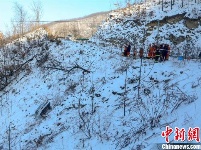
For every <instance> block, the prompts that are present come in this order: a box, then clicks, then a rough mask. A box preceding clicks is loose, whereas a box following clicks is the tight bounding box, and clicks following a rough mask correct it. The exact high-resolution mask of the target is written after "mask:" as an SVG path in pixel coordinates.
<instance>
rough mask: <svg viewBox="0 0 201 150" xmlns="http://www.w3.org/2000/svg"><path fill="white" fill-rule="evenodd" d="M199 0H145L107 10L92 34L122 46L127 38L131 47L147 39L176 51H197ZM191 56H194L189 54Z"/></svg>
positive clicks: (200, 32)
mask: <svg viewBox="0 0 201 150" xmlns="http://www.w3.org/2000/svg"><path fill="white" fill-rule="evenodd" d="M200 8H201V3H200V2H199V1H196V2H195V1H194V0H189V1H184V2H183V4H182V1H181V0H179V1H175V3H174V5H172V7H171V1H164V3H163V10H162V1H160V3H159V1H158V0H155V2H153V1H152V0H147V2H146V3H139V4H135V5H132V6H130V7H126V8H123V9H119V10H114V11H113V12H112V13H110V14H109V16H108V19H107V21H106V22H105V23H104V24H102V25H101V26H100V28H99V30H98V32H97V33H96V36H95V37H94V41H95V40H96V38H98V39H101V40H102V41H108V42H112V43H114V44H117V45H118V46H122V45H123V44H124V43H125V41H130V42H131V43H132V45H133V47H136V48H139V47H143V48H145V49H147V48H148V45H149V44H151V43H157V42H158V43H159V44H161V43H167V44H170V45H171V48H172V49H173V50H174V52H175V54H176V53H182V52H183V51H184V50H188V52H189V54H190V55H197V51H198V50H200V47H201V46H200V43H201V36H200V35H201V26H200V24H201V22H200V16H201V9H200ZM192 57H195V56H192Z"/></svg>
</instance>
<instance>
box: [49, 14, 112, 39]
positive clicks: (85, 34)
mask: <svg viewBox="0 0 201 150" xmlns="http://www.w3.org/2000/svg"><path fill="white" fill-rule="evenodd" d="M108 13H109V12H101V13H95V14H91V15H89V16H86V17H83V18H78V19H71V20H64V21H61V22H56V23H51V24H49V25H47V28H48V30H49V31H50V32H51V33H52V34H53V35H54V36H57V37H67V36H71V37H73V38H89V37H91V36H92V35H93V34H94V33H95V32H96V30H97V28H98V26H99V25H100V24H102V22H103V21H105V19H106V18H107V15H108Z"/></svg>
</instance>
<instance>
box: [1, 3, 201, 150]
mask: <svg viewBox="0 0 201 150" xmlns="http://www.w3.org/2000/svg"><path fill="white" fill-rule="evenodd" d="M176 5H178V3H177V2H176V4H175V6H176ZM175 6H174V7H173V8H174V11H172V12H171V13H169V15H170V16H171V15H174V14H178V13H179V14H181V13H183V12H184V10H186V8H185V7H187V5H185V7H184V8H181V9H176V7H175ZM142 7H144V6H142ZM146 7H148V8H149V9H148V11H151V10H154V11H155V16H153V18H150V20H146V21H147V22H151V21H153V20H157V17H159V18H161V17H163V15H164V14H162V13H159V11H158V10H160V9H158V7H159V6H158V5H153V4H152V3H149V4H148V3H147V5H146ZM195 7H196V8H197V7H198V6H196V5H192V7H188V9H189V10H191V8H192V9H194V8H195ZM189 12H191V11H189ZM199 13H200V12H199ZM188 14H189V13H187V14H186V15H188ZM115 15H116V16H115ZM132 15H133V16H135V15H136V14H132ZM161 15H162V16H161ZM114 16H115V17H116V18H115V17H114V18H112V19H110V20H109V21H108V22H105V23H104V24H103V26H102V27H101V28H100V30H99V31H98V32H97V35H96V37H94V38H92V39H91V41H89V42H87V43H78V42H72V41H68V40H61V41H60V40H54V39H51V40H49V39H48V37H47V33H46V32H45V31H44V30H42V29H40V30H37V31H36V33H30V34H29V35H28V36H27V37H26V36H25V37H23V38H21V39H19V40H17V41H14V42H12V43H10V44H8V45H7V46H6V49H7V51H5V52H8V53H9V57H10V60H7V62H6V64H7V65H12V64H15V65H16V64H23V63H25V62H26V61H27V63H26V65H24V67H22V70H21V72H20V73H19V75H14V76H13V77H11V79H13V81H12V82H11V83H10V84H9V85H8V86H7V87H6V88H5V89H3V90H2V91H0V102H1V103H0V104H1V105H0V106H1V107H0V122H1V124H0V128H1V130H0V137H1V138H0V149H9V139H10V146H11V149H16V150H21V149H23V150H25V149H29V150H35V149H39V150H43V149H45V150H66V149H67V150H68V149H98V150H101V149H102V150H105V149H125V150H127V149H140V148H141V149H148V150H149V149H157V147H156V143H165V138H164V137H162V136H161V133H162V131H165V128H166V126H170V127H172V128H173V129H174V128H175V127H178V128H185V130H186V131H187V130H188V129H189V127H192V128H194V127H200V126H201V120H200V117H199V116H200V115H199V111H200V110H199V106H200V104H201V93H200V90H201V77H200V71H201V62H200V61H199V60H197V59H191V60H185V61H180V60H178V59H177V58H176V57H170V60H169V61H165V62H161V63H154V60H148V59H143V60H142V63H141V60H140V59H139V58H137V59H133V58H132V56H131V57H123V56H122V54H121V51H122V49H121V47H115V46H112V45H111V44H108V43H106V42H104V39H109V38H111V39H112V38H114V39H115V38H117V37H118V38H119V39H122V38H124V37H125V35H126V34H127V33H129V32H130V31H135V30H138V32H139V33H140V34H139V35H138V36H139V37H138V38H139V39H140V37H142V36H143V34H142V33H141V31H142V29H143V28H139V27H137V26H136V25H133V26H132V23H128V22H126V21H128V20H129V19H131V18H132V16H131V17H130V18H129V17H127V18H124V17H125V16H124V15H123V14H121V13H119V12H118V13H116V14H114ZM191 17H195V16H191ZM118 18H119V19H122V18H123V22H120V23H119V24H118V23H117V24H116V23H115V19H118ZM117 22H118V20H117ZM124 23H125V24H124ZM130 26H132V28H128V27H130ZM167 28H168V32H170V33H176V34H178V35H180V32H179V29H182V30H183V31H184V33H183V34H182V35H184V36H186V34H185V33H186V32H187V31H188V29H187V28H186V27H185V26H184V25H183V24H181V22H180V23H178V24H177V26H174V25H169V26H168V25H163V26H162V27H161V30H166V29H167ZM175 28H176V29H175ZM195 31H196V32H195ZM193 32H195V34H193V38H194V39H196V40H195V46H199V44H200V38H199V32H200V26H199V28H197V29H195V30H193ZM156 34H157V31H156V29H154V30H153V32H152V33H151V35H150V36H149V37H148V40H150V41H151V40H152V39H153V38H155V35H156ZM160 34H161V35H162V36H165V34H164V33H160ZM129 35H136V36H137V34H135V33H134V34H129ZM197 37H198V38H197ZM114 39H113V40H114ZM128 39H129V38H128ZM131 39H132V38H131ZM163 40H164V42H166V43H168V41H165V38H164V39H163ZM145 43H146V42H145ZM114 44H115V43H113V45H114ZM146 44H148V42H147V43H146ZM138 46H139V45H138ZM171 46H172V45H171ZM132 47H133V45H132ZM16 50H18V51H17V52H16ZM173 51H174V52H173V54H174V53H178V52H177V50H176V49H173ZM46 101H48V102H50V105H51V107H52V109H51V110H49V111H48V112H47V113H45V116H43V117H42V116H38V115H37V114H36V110H37V109H38V108H39V107H40V106H41V105H42V104H43V103H44V102H46ZM124 110H125V111H124ZM124 113H125V114H124ZM9 136H10V138H9ZM173 136H174V134H172V135H171V136H170V141H171V142H172V143H174V142H176V141H174V137H173ZM186 136H187V133H186ZM185 142H187V140H186V141H185ZM193 142H195V141H193Z"/></svg>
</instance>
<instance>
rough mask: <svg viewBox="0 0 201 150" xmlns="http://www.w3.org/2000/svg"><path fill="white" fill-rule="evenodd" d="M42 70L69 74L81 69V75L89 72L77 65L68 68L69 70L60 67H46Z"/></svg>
mask: <svg viewBox="0 0 201 150" xmlns="http://www.w3.org/2000/svg"><path fill="white" fill-rule="evenodd" d="M44 68H46V69H55V70H61V71H64V72H68V73H70V72H71V71H72V70H74V69H81V70H83V73H85V72H86V73H90V71H89V70H87V69H84V68H83V67H81V66H79V65H78V64H76V65H75V66H73V67H72V68H70V69H69V70H68V69H66V68H62V67H51V66H50V67H49V66H47V67H44Z"/></svg>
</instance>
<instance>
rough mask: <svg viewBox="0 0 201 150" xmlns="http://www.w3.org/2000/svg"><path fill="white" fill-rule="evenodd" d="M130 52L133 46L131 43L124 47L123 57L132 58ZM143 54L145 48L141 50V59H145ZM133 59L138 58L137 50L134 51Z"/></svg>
mask: <svg viewBox="0 0 201 150" xmlns="http://www.w3.org/2000/svg"><path fill="white" fill-rule="evenodd" d="M130 51H131V45H130V43H127V44H126V45H124V52H123V56H126V57H128V56H130ZM143 53H144V50H143V48H140V50H139V56H140V58H143ZM133 57H134V58H136V57H137V50H136V49H135V48H134V50H133Z"/></svg>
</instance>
